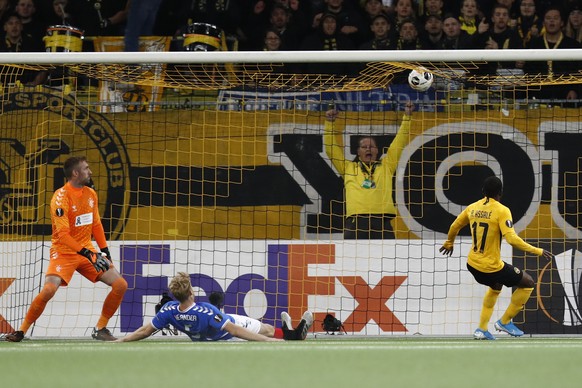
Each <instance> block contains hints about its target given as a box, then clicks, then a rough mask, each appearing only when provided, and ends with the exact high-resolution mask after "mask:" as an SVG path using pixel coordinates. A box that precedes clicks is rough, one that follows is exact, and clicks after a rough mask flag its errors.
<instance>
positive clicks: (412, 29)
mask: <svg viewBox="0 0 582 388" xmlns="http://www.w3.org/2000/svg"><path fill="white" fill-rule="evenodd" d="M578 1H579V0H554V1H551V0H446V1H445V0H311V1H308V0H237V1H228V0H0V21H1V23H2V25H3V26H4V29H3V32H4V37H3V38H2V39H0V51H43V50H44V44H43V37H44V36H45V34H46V30H47V27H49V26H54V25H70V26H74V27H75V28H78V29H80V30H82V31H83V32H84V35H85V37H86V39H85V42H84V45H83V50H84V51H92V50H93V48H92V46H91V45H92V44H91V39H90V38H91V37H95V36H125V44H126V50H127V51H135V50H137V42H136V39H137V37H138V36H140V35H141V36H144V35H157V36H173V37H175V39H174V40H173V44H172V48H171V49H172V50H183V49H184V43H183V42H184V39H181V38H182V37H183V36H184V34H185V33H186V32H187V31H188V28H189V26H192V25H193V24H196V23H208V24H212V25H215V26H217V27H218V29H219V30H221V31H223V34H224V36H225V37H227V38H228V39H226V40H227V41H228V42H229V46H228V47H229V48H230V49H233V50H357V49H366V50H419V49H432V50H438V49H506V48H510V49H514V48H516V49H518V48H530V47H531V48H572V47H580V42H582V3H579V2H578ZM548 14H549V16H548ZM552 19H556V20H552ZM322 66H325V67H324V68H322ZM528 66H533V65H532V64H529V65H528V64H525V63H519V62H517V63H516V62H499V63H495V64H490V65H489V68H486V69H482V71H485V72H495V71H497V70H498V69H499V68H521V69H524V68H525V69H527V67H528ZM560 66H561V67H564V66H565V67H566V68H558V67H560ZM568 66H573V65H572V64H570V65H559V66H553V64H546V67H550V68H535V70H536V71H540V72H546V73H551V72H555V73H557V72H558V71H570V70H571V69H570V68H568ZM574 66H575V64H574ZM542 67H543V65H542ZM293 70H294V71H306V72H314V73H319V72H327V73H329V72H332V73H342V74H345V73H346V72H347V73H349V72H350V71H354V67H351V68H345V65H337V68H334V67H333V66H329V64H326V65H317V64H312V65H309V66H308V67H303V68H299V69H293ZM532 70H533V68H532ZM355 71H357V69H355Z"/></svg>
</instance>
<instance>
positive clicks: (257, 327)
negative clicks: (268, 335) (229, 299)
mask: <svg viewBox="0 0 582 388" xmlns="http://www.w3.org/2000/svg"><path fill="white" fill-rule="evenodd" d="M228 315H230V316H231V317H233V318H234V323H235V325H238V326H242V327H244V328H245V329H247V330H248V331H251V332H253V333H255V334H259V332H260V331H261V322H260V321H258V320H256V319H255V318H249V317H245V316H244V315H236V314H228Z"/></svg>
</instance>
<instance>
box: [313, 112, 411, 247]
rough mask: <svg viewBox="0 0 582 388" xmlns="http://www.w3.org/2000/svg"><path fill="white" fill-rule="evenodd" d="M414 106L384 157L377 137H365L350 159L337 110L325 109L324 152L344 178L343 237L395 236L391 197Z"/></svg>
mask: <svg viewBox="0 0 582 388" xmlns="http://www.w3.org/2000/svg"><path fill="white" fill-rule="evenodd" d="M413 108H414V105H413V104H412V103H411V102H408V103H407V104H406V107H405V111H404V117H403V118H402V124H401V125H400V129H399V130H398V133H397V135H396V137H395V138H394V140H392V143H390V146H389V147H388V151H387V152H386V156H385V157H384V158H382V159H380V157H381V156H382V153H381V152H380V150H378V145H377V143H376V139H375V138H374V137H372V136H362V137H361V138H360V140H359V143H358V150H357V156H356V158H355V159H354V160H347V159H346V158H345V153H344V142H343V137H342V136H343V134H342V132H340V131H337V129H336V125H335V121H336V118H337V116H338V111H337V110H335V109H330V110H328V111H327V112H326V114H325V117H326V122H325V127H324V134H323V143H324V144H325V152H326V153H327V155H328V157H329V158H330V159H331V162H332V164H333V165H334V167H335V168H336V170H337V171H338V172H339V173H340V175H341V176H342V177H343V180H344V190H345V200H346V220H345V227H344V238H346V239H383V238H394V231H393V228H392V225H391V221H392V220H393V219H394V217H395V216H396V206H395V205H394V199H393V197H392V180H393V178H394V174H395V172H396V167H397V166H398V160H399V159H400V155H401V154H402V150H403V149H404V147H405V146H406V145H407V144H408V141H409V133H410V124H411V115H412V111H413Z"/></svg>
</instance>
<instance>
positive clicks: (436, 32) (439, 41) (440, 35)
mask: <svg viewBox="0 0 582 388" xmlns="http://www.w3.org/2000/svg"><path fill="white" fill-rule="evenodd" d="M444 38H445V33H444V32H443V22H442V20H441V18H440V17H439V16H437V15H428V16H427V17H426V21H425V22H424V35H423V37H422V39H423V41H422V47H423V48H424V49H427V50H438V49H441V48H442V45H443V40H444Z"/></svg>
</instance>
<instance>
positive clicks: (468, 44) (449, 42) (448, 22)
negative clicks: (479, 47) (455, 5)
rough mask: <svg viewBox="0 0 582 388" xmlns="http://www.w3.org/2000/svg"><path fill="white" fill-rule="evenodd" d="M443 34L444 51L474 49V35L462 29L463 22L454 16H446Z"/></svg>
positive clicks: (442, 46)
mask: <svg viewBox="0 0 582 388" xmlns="http://www.w3.org/2000/svg"><path fill="white" fill-rule="evenodd" d="M443 33H444V34H445V37H444V39H443V40H442V42H441V43H442V45H441V48H442V49H444V50H463V49H471V48H474V45H475V43H474V35H469V34H468V33H467V31H465V30H462V29H461V22H460V21H459V19H458V18H457V17H456V16H455V15H453V14H447V15H445V18H444V20H443Z"/></svg>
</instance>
